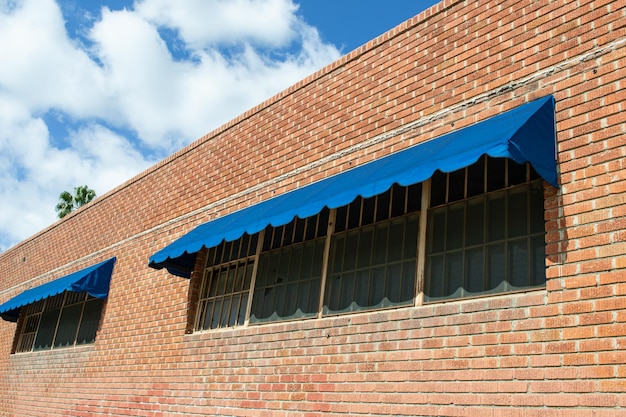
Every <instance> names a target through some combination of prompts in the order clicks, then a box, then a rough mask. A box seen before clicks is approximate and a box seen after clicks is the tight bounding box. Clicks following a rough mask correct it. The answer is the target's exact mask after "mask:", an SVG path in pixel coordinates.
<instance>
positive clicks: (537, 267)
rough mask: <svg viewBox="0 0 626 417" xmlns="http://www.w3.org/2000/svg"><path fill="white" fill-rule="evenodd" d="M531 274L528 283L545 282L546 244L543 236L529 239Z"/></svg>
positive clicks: (540, 283) (542, 283)
mask: <svg viewBox="0 0 626 417" xmlns="http://www.w3.org/2000/svg"><path fill="white" fill-rule="evenodd" d="M530 251H531V253H532V260H531V276H530V285H544V284H545V283H546V246H545V239H544V237H543V236H537V237H534V238H532V239H531V241H530Z"/></svg>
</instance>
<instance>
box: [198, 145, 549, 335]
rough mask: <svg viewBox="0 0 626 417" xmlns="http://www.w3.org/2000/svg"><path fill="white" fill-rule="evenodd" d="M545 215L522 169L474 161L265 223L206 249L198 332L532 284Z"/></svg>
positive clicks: (534, 179)
mask: <svg viewBox="0 0 626 417" xmlns="http://www.w3.org/2000/svg"><path fill="white" fill-rule="evenodd" d="M424 190H429V192H428V193H426V194H425V195H424V197H425V198H422V194H423V191H424ZM424 192H425V191H424ZM427 202H428V205H427V206H426V207H425V208H424V209H422V204H425V203H427ZM424 210H425V212H424ZM543 213H544V209H543V182H542V180H541V179H540V177H539V176H538V175H537V173H536V172H535V171H534V170H533V169H532V168H531V167H530V165H528V164H523V165H520V164H516V163H515V162H513V161H509V160H506V159H493V158H489V157H481V158H480V159H479V160H478V161H476V163H474V164H472V165H471V166H469V167H467V168H464V169H461V170H458V171H455V172H451V173H448V174H443V173H441V172H437V173H435V174H434V175H433V177H432V178H431V179H430V180H429V187H426V188H425V187H423V184H415V185H411V186H399V185H397V184H396V185H394V186H392V187H391V188H390V189H389V190H387V191H386V192H384V193H381V194H379V195H376V196H373V197H370V198H363V197H358V198H356V199H355V200H354V201H353V202H352V203H350V204H348V205H346V206H343V207H339V208H337V209H333V210H330V209H328V208H325V209H323V210H322V211H321V212H320V213H318V214H317V215H315V216H311V217H309V218H306V219H299V218H295V219H293V220H292V221H291V222H290V223H288V224H286V225H283V226H279V227H273V226H268V227H267V228H266V229H265V230H264V231H263V232H260V233H258V234H255V235H253V236H248V235H244V236H243V237H242V238H240V239H238V240H236V241H234V242H230V243H229V242H223V243H222V244H220V245H219V246H217V247H215V248H212V249H209V251H208V262H207V266H206V269H205V273H204V278H203V281H202V284H201V291H200V299H199V309H198V311H197V315H196V321H195V329H196V330H203V329H215V328H221V327H231V326H236V325H243V324H246V323H249V324H258V323H266V322H272V321H279V320H292V319H302V318H308V317H319V316H323V315H336V314H342V313H348V312H354V311H365V310H372V309H380V308H388V307H397V306H404V305H412V304H414V303H415V299H416V297H417V295H418V294H417V289H418V288H423V301H424V302H436V301H442V300H449V299H454V298H462V297H472V296H478V295H484V294H491V293H500V292H511V291H518V290H527V289H530V288H535V287H540V286H543V285H545V242H544V235H545V225H544V216H543ZM420 222H424V223H423V224H420ZM421 228H423V231H422V232H421V235H422V239H423V241H424V242H425V244H424V245H422V247H421V248H420V247H419V244H418V242H419V239H420V229H421ZM420 257H421V258H420ZM419 259H422V260H423V262H422V263H421V264H422V265H424V266H423V270H418V268H420V267H419V266H418V265H420V262H418V260H419ZM419 276H424V282H423V283H421V282H418V280H417V277H419ZM248 312H249V313H248Z"/></svg>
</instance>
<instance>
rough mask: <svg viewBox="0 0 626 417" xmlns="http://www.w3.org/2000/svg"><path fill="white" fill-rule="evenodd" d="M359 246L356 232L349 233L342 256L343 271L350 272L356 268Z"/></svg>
mask: <svg viewBox="0 0 626 417" xmlns="http://www.w3.org/2000/svg"><path fill="white" fill-rule="evenodd" d="M358 244H359V234H358V232H356V233H355V232H351V233H349V234H348V236H347V238H346V249H345V251H344V254H343V270H344V271H350V270H353V269H354V268H355V266H356V253H357V249H358Z"/></svg>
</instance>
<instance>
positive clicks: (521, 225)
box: [507, 187, 528, 237]
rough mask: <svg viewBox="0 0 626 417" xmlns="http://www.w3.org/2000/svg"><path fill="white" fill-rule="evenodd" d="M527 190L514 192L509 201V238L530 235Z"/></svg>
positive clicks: (524, 188)
mask: <svg viewBox="0 0 626 417" xmlns="http://www.w3.org/2000/svg"><path fill="white" fill-rule="evenodd" d="M527 190H528V189H527V188H526V187H523V188H522V189H517V190H512V191H511V193H510V194H509V201H508V204H507V206H508V216H507V217H508V218H507V230H508V237H518V236H525V235H527V234H528V194H527Z"/></svg>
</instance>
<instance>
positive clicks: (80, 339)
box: [76, 298, 104, 345]
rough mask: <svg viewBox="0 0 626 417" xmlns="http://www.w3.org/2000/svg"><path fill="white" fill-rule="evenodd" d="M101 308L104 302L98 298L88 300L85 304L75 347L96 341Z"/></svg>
mask: <svg viewBox="0 0 626 417" xmlns="http://www.w3.org/2000/svg"><path fill="white" fill-rule="evenodd" d="M103 307H104V300H101V299H99V298H93V299H90V300H88V301H87V302H86V303H85V308H84V310H83V318H82V320H81V322H80V328H79V329H78V336H77V337H76V344H77V345H80V344H83V343H92V342H93V341H94V340H95V339H96V332H97V331H98V326H99V324H100V318H101V317H102V308H103Z"/></svg>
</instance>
